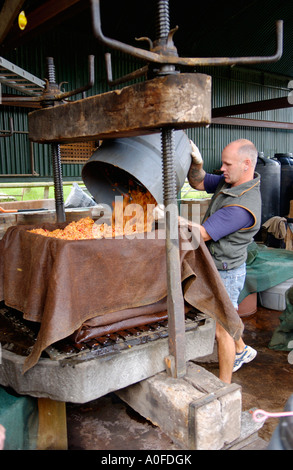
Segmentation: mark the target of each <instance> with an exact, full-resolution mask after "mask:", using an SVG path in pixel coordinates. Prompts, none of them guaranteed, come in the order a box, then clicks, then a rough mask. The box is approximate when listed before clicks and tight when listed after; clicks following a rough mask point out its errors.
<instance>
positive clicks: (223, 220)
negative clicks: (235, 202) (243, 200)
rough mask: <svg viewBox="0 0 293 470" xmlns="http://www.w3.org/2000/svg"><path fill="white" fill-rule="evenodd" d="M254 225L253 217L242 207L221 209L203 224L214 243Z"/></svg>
mask: <svg viewBox="0 0 293 470" xmlns="http://www.w3.org/2000/svg"><path fill="white" fill-rule="evenodd" d="M253 224H254V217H253V215H252V214H251V213H250V212H248V211H247V210H246V209H244V208H243V207H239V206H227V207H222V208H221V209H219V210H218V211H217V212H215V213H214V214H213V215H211V216H210V217H209V218H208V219H207V220H206V221H205V222H204V224H203V226H204V228H205V229H206V231H207V232H208V234H209V236H210V237H211V238H212V239H213V240H214V241H215V242H216V241H218V240H220V238H223V237H226V236H227V235H230V233H233V232H236V231H237V230H240V229H241V228H247V227H251V226H252V225H253Z"/></svg>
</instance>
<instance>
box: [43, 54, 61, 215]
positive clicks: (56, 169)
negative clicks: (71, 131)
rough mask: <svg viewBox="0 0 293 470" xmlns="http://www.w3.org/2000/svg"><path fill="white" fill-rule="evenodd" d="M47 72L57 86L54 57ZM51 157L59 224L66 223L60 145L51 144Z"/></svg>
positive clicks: (51, 82) (49, 79)
mask: <svg viewBox="0 0 293 470" xmlns="http://www.w3.org/2000/svg"><path fill="white" fill-rule="evenodd" d="M47 72H48V81H49V86H50V85H56V78H55V66H54V61H53V58H52V57H47ZM51 155H52V165H53V178H54V193H55V207H56V216H57V222H59V223H61V222H65V220H66V217H65V209H64V198H63V182H62V167H61V156H60V145H59V144H57V143H53V144H51Z"/></svg>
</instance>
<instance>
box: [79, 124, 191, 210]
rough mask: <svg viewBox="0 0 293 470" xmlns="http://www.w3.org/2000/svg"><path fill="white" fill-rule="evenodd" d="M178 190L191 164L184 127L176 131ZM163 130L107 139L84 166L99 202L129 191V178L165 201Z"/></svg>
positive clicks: (89, 187) (91, 191)
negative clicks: (157, 132) (158, 132)
mask: <svg viewBox="0 0 293 470" xmlns="http://www.w3.org/2000/svg"><path fill="white" fill-rule="evenodd" d="M174 145H175V162H174V165H175V173H176V185H177V191H179V190H180V189H181V187H182V186H183V183H184V181H185V178H186V176H187V173H188V170H189V167H190V164H191V155H190V154H191V145H190V142H189V138H188V137H187V135H186V133H185V132H184V131H181V130H179V131H174ZM161 147H162V146H161V134H151V135H147V136H138V137H130V138H123V139H113V140H108V141H107V140H106V141H104V142H103V144H102V145H101V147H99V148H98V149H97V150H96V151H95V152H94V154H93V155H92V157H91V158H90V160H89V161H88V162H87V163H86V164H85V165H84V167H83V169H82V178H83V181H84V183H85V185H86V187H87V189H88V190H89V192H90V193H91V194H92V196H93V197H94V199H95V201H96V202H97V203H101V204H108V205H111V204H112V202H113V201H114V200H115V196H121V195H122V194H123V193H127V192H128V189H129V179H135V180H136V182H138V183H140V184H141V185H143V186H144V187H145V188H147V189H148V190H149V191H150V193H151V194H152V195H153V197H154V198H155V199H156V201H157V203H161V204H162V203H163V173H162V172H163V170H162V168H163V167H162V150H161Z"/></svg>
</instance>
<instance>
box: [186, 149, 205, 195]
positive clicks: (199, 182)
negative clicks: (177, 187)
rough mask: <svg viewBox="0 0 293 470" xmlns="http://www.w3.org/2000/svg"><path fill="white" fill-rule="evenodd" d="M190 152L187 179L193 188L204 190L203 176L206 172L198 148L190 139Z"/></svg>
mask: <svg viewBox="0 0 293 470" xmlns="http://www.w3.org/2000/svg"><path fill="white" fill-rule="evenodd" d="M190 144H191V148H192V152H191V157H192V162H191V165H190V168H189V171H188V175H187V178H188V181H189V184H190V186H192V187H193V188H194V189H198V190H200V191H204V189H205V188H204V177H205V174H206V172H205V171H204V169H203V160H202V156H201V154H200V151H199V149H198V148H197V146H196V145H195V143H194V142H192V140H191V141H190Z"/></svg>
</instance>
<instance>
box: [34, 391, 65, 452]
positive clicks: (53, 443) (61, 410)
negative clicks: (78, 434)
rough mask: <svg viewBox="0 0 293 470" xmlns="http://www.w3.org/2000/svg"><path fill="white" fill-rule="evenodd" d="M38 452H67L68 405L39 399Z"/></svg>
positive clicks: (48, 399)
mask: <svg viewBox="0 0 293 470" xmlns="http://www.w3.org/2000/svg"><path fill="white" fill-rule="evenodd" d="M38 410H39V429H38V450H67V448H68V444H67V424H66V403H64V402H61V401H55V400H51V399H50V398H39V399H38Z"/></svg>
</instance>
